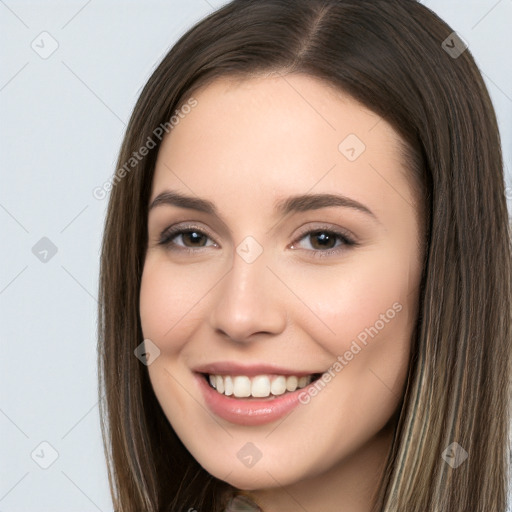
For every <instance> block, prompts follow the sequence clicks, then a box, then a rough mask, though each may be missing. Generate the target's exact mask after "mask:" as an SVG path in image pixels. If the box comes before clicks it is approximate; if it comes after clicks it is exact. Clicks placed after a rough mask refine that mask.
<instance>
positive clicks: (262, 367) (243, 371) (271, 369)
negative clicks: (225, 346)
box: [193, 361, 322, 377]
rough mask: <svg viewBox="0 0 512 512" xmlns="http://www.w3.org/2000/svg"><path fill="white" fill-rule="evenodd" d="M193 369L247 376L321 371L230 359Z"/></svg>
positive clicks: (297, 374)
mask: <svg viewBox="0 0 512 512" xmlns="http://www.w3.org/2000/svg"><path fill="white" fill-rule="evenodd" d="M193 370H194V371H195V372H197V373H207V374H210V375H246V376H247V377H255V376H256V375H268V374H275V375H294V376H296V377H302V376H306V375H314V374H316V373H322V372H321V371H309V370H292V369H289V368H284V367H281V366H275V365H271V364H268V363H257V364H241V363H236V362H230V361H219V362H216V363H208V364H203V365H200V366H197V367H195V368H193Z"/></svg>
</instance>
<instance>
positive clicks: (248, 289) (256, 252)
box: [210, 237, 286, 342]
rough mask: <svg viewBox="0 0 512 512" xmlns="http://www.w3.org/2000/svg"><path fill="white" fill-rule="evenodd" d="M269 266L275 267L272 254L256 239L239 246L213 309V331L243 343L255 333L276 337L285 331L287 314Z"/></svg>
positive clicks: (248, 240) (246, 240)
mask: <svg viewBox="0 0 512 512" xmlns="http://www.w3.org/2000/svg"><path fill="white" fill-rule="evenodd" d="M267 264H271V262H270V261H269V253H267V252H266V251H265V250H264V249H263V246H261V244H259V243H258V242H257V241H256V240H255V239H254V238H252V237H246V238H245V239H244V240H243V241H242V242H241V243H240V244H239V245H238V246H237V247H236V253H234V254H233V264H232V267H231V269H230V271H229V272H228V273H227V274H226V275H225V276H224V278H223V279H222V282H221V283H220V286H219V288H218V295H217V297H218V298H217V300H216V301H215V303H214V304H213V306H212V311H211V316H210V322H211V326H212V328H213V329H215V330H216V331H218V332H222V333H223V334H225V335H227V336H228V337H229V338H231V339H232V340H234V341H240V342H245V341H248V340H249V338H250V337H251V335H252V334H255V333H263V332H264V333H273V334H276V333H278V332H280V331H281V330H282V329H284V326H285V324H286V311H285V310H284V306H283V304H282V303H281V301H280V300H279V297H280V294H279V293H278V290H276V289H274V288H275V287H278V283H277V282H276V279H275V276H274V275H273V274H272V272H270V270H269V269H268V268H267Z"/></svg>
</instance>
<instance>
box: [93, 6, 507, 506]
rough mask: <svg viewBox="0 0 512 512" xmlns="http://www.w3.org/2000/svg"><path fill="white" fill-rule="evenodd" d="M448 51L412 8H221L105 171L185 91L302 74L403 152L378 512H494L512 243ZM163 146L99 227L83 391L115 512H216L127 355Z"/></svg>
mask: <svg viewBox="0 0 512 512" xmlns="http://www.w3.org/2000/svg"><path fill="white" fill-rule="evenodd" d="M450 38H451V39H450ZM446 41H449V42H450V43H449V44H447V43H446ZM460 43H461V42H460V40H459V39H457V36H456V35H455V34H454V33H453V30H452V29H451V28H450V27H449V26H448V25H447V24H446V23H445V22H444V21H442V20H441V19H440V18H439V17H438V16H437V15H436V14H435V13H433V12H432V11H431V10H430V9H428V8H427V7H425V6H424V5H422V4H420V3H419V2H417V1H415V0H258V1H247V0H234V1H232V2H230V3H228V4H226V5H225V6H223V7H222V8H220V9H218V10H217V11H215V12H213V13H212V14H210V15H209V16H207V17H206V18H204V19H203V20H201V21H200V22H198V23H197V24H196V25H194V26H193V27H192V28H191V29H190V30H188V31H187V32H186V33H185V34H184V35H183V36H182V37H181V38H180V39H179V40H178V42H177V43H176V44H175V45H174V46H173V47H172V49H171V50H170V51H169V52H168V53H167V55H166V56H165V57H164V58H163V60H162V61H161V63H160V64H159V65H158V66H157V67H156V69H155V71H154V72H153V74H152V75H151V77H150V78H149V80H148V82H147V83H146V85H145V87H144V88H143V90H142V92H141V94H140V96H139V98H138V101H137V103H136V105H135V108H134V110H133V113H132V115H131V118H130V121H129V124H128V126H127V129H126V133H125V136H124V140H123V142H122V146H121V149H120V153H119V158H118V162H117V168H118V169H119V168H122V167H123V166H126V162H128V161H129V160H130V158H131V157H132V155H133V153H134V152H135V151H137V150H138V149H139V148H141V147H142V146H145V145H147V141H148V137H151V138H152V139H153V140H154V138H155V137H154V131H155V129H156V128H157V127H159V126H162V125H163V124H165V123H168V122H169V119H171V118H172V116H173V115H175V114H176V111H177V110H178V109H179V108H180V107H181V106H182V105H184V104H185V103H186V102H187V101H189V99H190V98H191V97H192V95H193V93H194V91H197V90H198V88H199V87H204V86H207V85H208V84H209V83H211V82H213V81H214V80H216V79H218V78H222V77H229V78H232V79H235V80H245V79H250V78H253V77H257V76H264V75H266V74H278V75H281V76H283V77H285V76H286V75H287V74H289V73H302V74H305V75H308V76H311V77H314V78H317V79H319V80H321V81H323V82H324V83H325V84H326V85H328V86H330V87H333V88H335V89H336V90H338V91H340V92H342V93H344V94H346V95H349V96H350V97H351V98H353V99H355V100H356V101H359V102H360V103H362V104H363V105H364V106H366V107H367V108H369V109H370V110H372V111H373V112H375V113H376V114H378V115H379V116H381V117H382V118H383V119H385V120H386V121H387V122H389V123H390V124H391V126H392V127H393V128H394V129H395V130H396V131H397V132H398V133H399V134H400V135H401V137H402V139H403V158H404V165H405V168H406V169H407V172H408V174H409V175H410V176H409V178H410V183H411V184H412V185H413V186H414V189H415V190H416V191H417V197H418V208H421V211H422V219H423V221H424V227H425V229H424V231H423V233H422V240H421V242H422V244H423V247H424V249H425V251H424V254H425V260H424V268H423V274H422V278H421V284H420V288H419V290H418V294H419V298H420V300H419V314H418V319H417V324H416V328H415V332H414V336H413V338H412V339H411V358H410V365H409V373H408V377H407V383H406V389H405V392H404V396H403V401H402V403H401V405H400V407H399V410H398V411H397V413H396V414H397V417H398V421H397V426H396V429H395V432H394V437H393V441H392V445H391V448H390V452H389V456H388V459H387V462H386V467H385V471H384V472H383V477H382V481H381V484H380V487H379V489H378V492H377V493H376V498H375V506H374V510H375V511H380V512H399V511H400V512H403V511H407V512H425V511H426V510H428V511H434V512H468V511H471V512H504V511H505V508H506V500H507V485H508V481H509V479H510V439H509V435H510V423H511V411H510V403H511V380H510V375H511V354H512V350H511V349H512V346H511V341H512V313H511V310H512V304H511V294H512V283H511V278H512V272H511V265H512V263H511V255H512V248H511V229H510V226H509V222H508V212H507V204H506V197H505V184H504V174H503V160H502V153H501V147H500V135H499V131H498V125H497V121H496V115H495V112H494V109H493V106H492V103H491V100H490V97H489V94H488V91H487V88H486V86H485V83H484V81H483V79H482V76H481V74H480V72H479V70H478V68H477V65H476V63H475V61H474V59H473V57H472V55H471V52H470V50H469V49H466V50H465V51H462V53H461V54H460V55H456V54H455V53H453V52H450V48H460ZM160 142H161V141H158V142H157V143H156V144H155V145H154V147H153V148H152V149H150V150H149V152H148V154H147V155H146V156H145V157H144V158H142V159H141V160H140V161H138V163H137V164H136V166H135V167H134V168H133V170H132V169H130V171H129V172H125V173H124V174H123V177H122V179H119V180H117V182H116V183H115V184H114V185H113V186H112V191H111V193H110V198H109V203H108V210H107V214H106V219H105V226H104V233H103V243H102V248H101V262H100V280H99V309H98V377H99V403H100V419H101V431H102V436H103V443H104V449H105V456H106V460H107V466H108V467H107V469H108V477H109V485H110V491H111V494H112V499H113V503H114V509H115V511H116V512H140V511H142V510H144V511H147V512H157V511H158V512H160V511H183V510H187V509H190V508H196V509H197V510H199V511H201V512H205V511H212V512H218V511H222V510H223V508H224V507H225V506H226V502H227V499H228V498H229V497H230V496H231V495H233V494H236V493H237V490H236V489H234V488H233V487H231V486H230V485H229V484H227V483H226V482H223V481H221V480H219V479H217V478H215V477H213V476H212V475H210V474H208V473H207V472H206V470H204V469H203V468H202V467H201V466H200V464H199V463H198V462H197V461H196V460H195V459H194V458H193V457H192V456H191V455H190V453H189V452H188V451H187V449H186V447H185V446H184V445H183V444H182V442H181V441H180V439H179V438H178V436H177V435H176V433H175V432H174V430H173V429H172V427H171V425H170V424H169V421H168V420H167V418H166V417H165V414H164V413H163V411H162V409H161V407H160V405H159V403H158V401H157V399H156V397H155V394H154V392H153V389H152V387H151V383H150V381H149V377H148V371H147V367H146V366H145V365H143V364H141V362H140V361H139V360H138V359H137V357H135V355H134V350H135V349H136V347H137V346H138V345H139V344H140V343H141V342H142V340H143V334H142V329H141V322H140V316H139V292H140V284H141V276H142V269H143V266H144V258H145V252H146V246H147V237H148V235H147V218H148V202H149V198H150V193H151V184H152V179H153V173H154V167H155V162H156V157H157V154H158V149H159V147H160ZM125 170H126V167H125ZM340 435H341V432H340ZM453 443H457V444H458V445H460V447H461V448H462V449H463V450H465V452H466V453H467V454H468V458H467V460H465V461H464V462H463V463H462V464H460V465H455V464H448V463H447V462H446V457H444V456H443V454H446V450H447V449H449V447H453ZM455 447H456V446H455ZM456 449H457V450H458V449H459V448H457V447H456ZM452 455H453V454H452Z"/></svg>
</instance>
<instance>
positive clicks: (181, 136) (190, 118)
mask: <svg viewBox="0 0 512 512" xmlns="http://www.w3.org/2000/svg"><path fill="white" fill-rule="evenodd" d="M193 97H194V98H195V100H196V101H197V105H196V106H195V107H194V108H193V109H191V110H190V111H188V113H187V114H185V115H183V116H182V118H181V119H180V122H179V123H178V124H177V125H176V126H175V127H174V128H173V129H172V131H171V132H170V133H169V134H168V135H167V136H166V137H165V138H164V141H163V143H162V145H161V147H160V151H159V155H158V160H157V165H156V168H155V174H154V180H153V193H152V197H154V196H155V195H156V194H158V193H159V192H161V191H162V190H163V189H164V188H166V187H172V188H174V189H179V190H182V191H184V192H187V193H190V191H192V192H193V193H195V194H198V195H201V196H212V197H213V196H215V197H216V198H218V199H219V200H223V199H226V200H229V199H230V198H231V199H232V200H233V199H234V197H233V193H235V194H237V196H238V197H239V198H241V199H242V200H243V198H245V199H248V200H250V199H253V198H254V197H255V196H258V195H260V196H265V197H268V198H269V199H274V198H275V197H279V196H281V195H284V194H289V193H304V192H306V191H309V190H311V189H312V188H315V189H318V190H315V191H318V192H323V191H326V190H328V191H332V190H337V191H338V192H343V193H345V194H347V195H352V196H353V197H354V198H356V199H363V197H364V196H365V195H372V196H373V197H374V200H378V201H380V202H382V201H386V199H387V198H389V197H390V196H392V195H396V194H397V190H396V188H397V187H398V188H402V189H403V190H402V193H403V194H405V195H406V196H407V195H408V194H409V193H410V191H409V190H408V187H407V183H406V179H405V178H406V175H407V172H404V171H406V170H404V168H403V162H402V155H401V152H400V148H399V140H400V138H399V135H398V134H397V133H396V132H395V131H394V130H393V128H392V127H391V126H390V125H389V124H388V123H387V122H386V121H385V120H384V119H382V118H381V117H379V116H378V115H376V114H375V113H374V112H372V111H371V110H369V109H367V108H366V107H365V106H363V105H362V104H361V103H359V102H357V101H355V100H354V99H352V98H351V97H349V96H348V95H346V94H344V93H343V92H341V91H338V90H336V89H334V88H333V87H331V86H329V85H327V84H326V83H324V82H322V81H320V80H318V79H316V78H313V77H310V76H306V75H286V76H267V77H258V78H251V79H245V80H233V79H229V78H222V79H217V80H215V81H214V82H212V83H210V84H208V85H207V86H204V87H201V88H199V89H198V90H196V91H195V92H194V93H193ZM386 182H387V183H386ZM320 189H322V190H320ZM269 196H272V198H270V197H269ZM376 208H377V209H378V208H379V206H378V205H376Z"/></svg>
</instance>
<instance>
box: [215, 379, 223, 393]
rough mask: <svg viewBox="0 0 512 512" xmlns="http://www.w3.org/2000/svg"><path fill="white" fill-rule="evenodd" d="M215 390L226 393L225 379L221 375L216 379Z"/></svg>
mask: <svg viewBox="0 0 512 512" xmlns="http://www.w3.org/2000/svg"><path fill="white" fill-rule="evenodd" d="M215 389H216V390H217V391H218V392H219V393H224V379H223V378H222V377H221V376H220V375H217V376H216V377H215Z"/></svg>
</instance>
